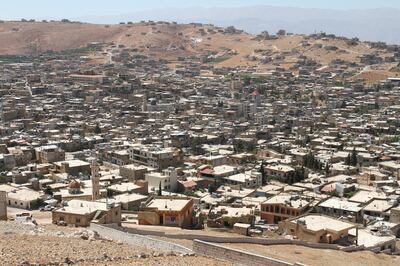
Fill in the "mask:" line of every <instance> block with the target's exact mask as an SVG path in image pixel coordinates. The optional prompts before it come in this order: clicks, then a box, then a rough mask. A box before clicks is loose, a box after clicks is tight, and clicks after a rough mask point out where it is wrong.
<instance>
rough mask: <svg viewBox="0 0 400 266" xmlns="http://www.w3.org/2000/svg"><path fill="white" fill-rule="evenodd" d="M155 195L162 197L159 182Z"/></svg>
mask: <svg viewBox="0 0 400 266" xmlns="http://www.w3.org/2000/svg"><path fill="white" fill-rule="evenodd" d="M157 195H158V196H162V188H161V181H160V183H159V184H158V191H157Z"/></svg>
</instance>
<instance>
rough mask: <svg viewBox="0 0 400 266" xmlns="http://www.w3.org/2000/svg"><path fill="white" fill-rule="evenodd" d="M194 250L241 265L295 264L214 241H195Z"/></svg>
mask: <svg viewBox="0 0 400 266" xmlns="http://www.w3.org/2000/svg"><path fill="white" fill-rule="evenodd" d="M193 251H194V252H195V253H196V254H198V255H203V256H207V257H211V258H216V259H221V260H227V261H231V262H234V263H235V264H239V265H251V266H265V265H268V266H293V265H295V264H291V263H288V262H285V261H281V260H276V259H273V258H269V257H265V256H261V255H257V254H252V253H248V252H245V251H241V250H237V249H232V248H227V247H223V246H220V245H217V244H214V243H207V242H204V241H201V240H194V241H193Z"/></svg>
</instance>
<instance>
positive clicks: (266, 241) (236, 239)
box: [118, 227, 342, 250]
mask: <svg viewBox="0 0 400 266" xmlns="http://www.w3.org/2000/svg"><path fill="white" fill-rule="evenodd" d="M118 229H119V230H124V231H126V232H130V233H133V234H138V235H151V236H161V237H167V238H172V239H186V240H195V239H197V240H201V241H205V242H212V243H248V244H257V245H300V246H306V247H310V248H322V249H333V250H340V249H341V248H342V247H340V246H338V245H335V244H324V243H308V242H306V241H302V240H296V239H270V238H255V237H245V236H239V235H238V236H232V237H229V236H228V237H225V236H224V237H220V236H208V235H201V234H169V233H165V232H160V231H151V230H141V229H134V228H122V227H119V228H118Z"/></svg>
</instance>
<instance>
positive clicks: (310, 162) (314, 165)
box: [303, 152, 323, 171]
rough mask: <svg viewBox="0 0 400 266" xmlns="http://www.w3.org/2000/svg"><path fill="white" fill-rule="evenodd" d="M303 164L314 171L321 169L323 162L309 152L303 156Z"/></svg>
mask: <svg viewBox="0 0 400 266" xmlns="http://www.w3.org/2000/svg"><path fill="white" fill-rule="evenodd" d="M303 166H304V167H307V168H310V169H312V170H315V171H319V170H322V168H323V164H322V163H321V162H320V161H319V160H318V159H317V158H316V157H315V155H314V154H312V153H311V152H310V153H308V154H307V155H306V156H304V162H303Z"/></svg>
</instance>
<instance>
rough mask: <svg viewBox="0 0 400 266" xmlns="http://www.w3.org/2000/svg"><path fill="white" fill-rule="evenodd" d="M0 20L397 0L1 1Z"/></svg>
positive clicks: (361, 5)
mask: <svg viewBox="0 0 400 266" xmlns="http://www.w3.org/2000/svg"><path fill="white" fill-rule="evenodd" d="M1 2H2V3H1V5H0V19H20V18H27V19H28V18H35V19H40V18H46V19H49V18H55V19H57V18H79V17H82V16H86V15H100V16H101V15H109V14H126V13H130V12H135V11H139V10H144V9H155V8H165V7H193V6H201V7H213V6H224V7H238V6H252V5H275V6H294V7H312V8H334V9H366V8H378V7H393V8H400V1H399V0H1Z"/></svg>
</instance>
